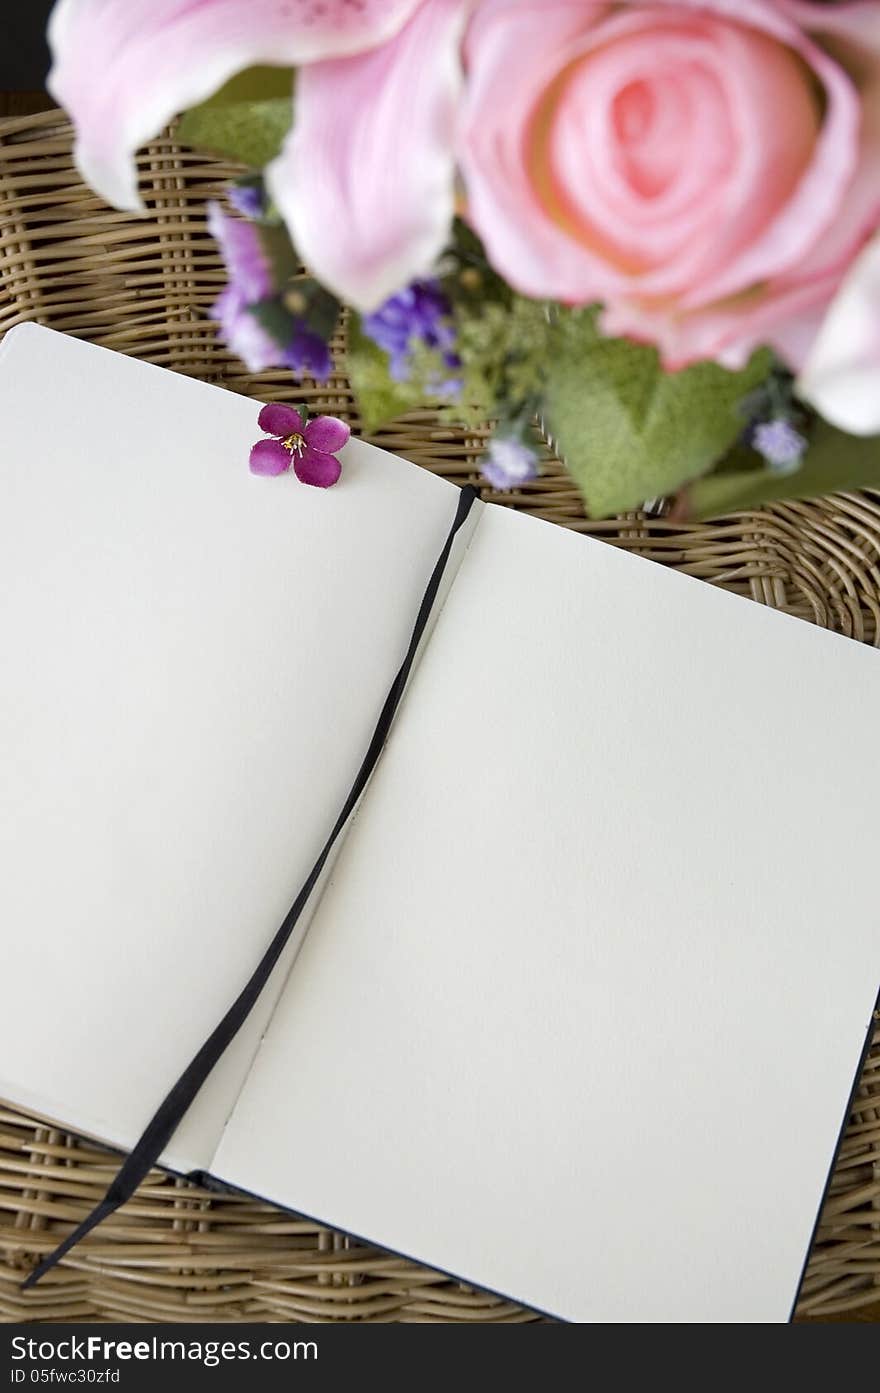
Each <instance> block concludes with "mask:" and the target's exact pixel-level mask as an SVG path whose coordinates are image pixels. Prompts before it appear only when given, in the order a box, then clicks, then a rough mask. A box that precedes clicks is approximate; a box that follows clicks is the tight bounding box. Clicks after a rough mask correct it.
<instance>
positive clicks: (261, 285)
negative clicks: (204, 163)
mask: <svg viewBox="0 0 880 1393" xmlns="http://www.w3.org/2000/svg"><path fill="white" fill-rule="evenodd" d="M208 230H209V231H210V233H211V234H212V236H213V237H214V238H215V239H216V241H217V243H218V245H219V247H220V254H221V255H222V257H223V261H224V264H225V266H226V270H227V272H228V273H229V284H228V285H227V286H226V288H225V290H223V291H222V292H221V293H220V295H219V297H218V298H217V300H216V301H215V302H214V304H213V306H212V308H211V317H212V319H215V320H217V321H218V323H219V325H220V332H221V334H222V336H223V340H224V342H225V343H226V345H227V347H228V348H229V349H231V351H232V352H233V353H234V354H236V356H237V357H239V358H241V360H242V362H243V363H244V364H245V366H246V367H247V369H248V371H249V372H263V371H265V369H266V368H274V367H285V368H290V370H291V372H295V373H297V374H302V373H308V374H309V375H310V376H312V377H314V378H315V379H316V381H318V382H325V381H326V380H327V378H328V377H329V376H330V373H331V372H332V370H333V361H332V358H331V356H330V349H329V347H328V345H327V344H326V343H325V342H324V340H323V339H322V338H321V336H320V334H316V333H315V332H314V331H313V330H312V329H310V328H309V327H308V325H306V324H305V323H304V322H303V321H302V320H300V319H296V318H295V317H294V318H291V319H290V320H289V322H290V324H291V326H292V327H291V336H290V339H289V341H288V342H287V343H279V341H278V340H277V339H276V338H274V337H273V336H272V335H271V334H270V333H269V332H268V331H267V330H266V329H264V328H263V326H262V324H261V323H260V321H259V320H258V319H257V317H256V315H255V314H254V313H253V312H252V310H253V307H254V306H255V305H259V304H265V303H266V302H267V301H271V300H277V301H278V305H279V308H280V307H281V300H280V298H279V296H278V294H277V292H276V288H275V285H274V283H273V279H272V270H271V267H270V264H269V260H268V257H267V256H266V253H265V251H264V249H263V244H262V242H261V240H260V233H259V229H258V228H257V227H255V226H254V224H253V223H249V222H243V221H242V220H241V219H240V218H230V217H229V216H228V214H226V213H224V212H223V209H222V208H221V207H220V204H219V203H217V202H213V201H212V202H211V203H209V204H208ZM282 322H284V320H283V318H282Z"/></svg>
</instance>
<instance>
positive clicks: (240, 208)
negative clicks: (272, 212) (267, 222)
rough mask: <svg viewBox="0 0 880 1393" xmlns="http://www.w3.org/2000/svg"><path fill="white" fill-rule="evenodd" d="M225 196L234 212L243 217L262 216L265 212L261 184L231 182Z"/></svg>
mask: <svg viewBox="0 0 880 1393" xmlns="http://www.w3.org/2000/svg"><path fill="white" fill-rule="evenodd" d="M227 197H228V199H229V202H230V203H231V204H232V206H233V208H234V209H235V211H236V213H241V215H242V217H244V218H262V217H263V215H264V214H265V212H266V196H265V193H264V191H263V186H262V184H232V185H231V186H230V188H229V190H228V192H227Z"/></svg>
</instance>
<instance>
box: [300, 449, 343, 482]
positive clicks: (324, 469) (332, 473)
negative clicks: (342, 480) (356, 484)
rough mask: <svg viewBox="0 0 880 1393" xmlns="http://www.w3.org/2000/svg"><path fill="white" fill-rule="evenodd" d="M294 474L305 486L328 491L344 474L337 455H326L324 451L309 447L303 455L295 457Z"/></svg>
mask: <svg viewBox="0 0 880 1393" xmlns="http://www.w3.org/2000/svg"><path fill="white" fill-rule="evenodd" d="M293 472H294V473H295V475H296V477H297V478H298V479H299V480H300V482H301V483H303V484H313V485H314V487H315V488H318V489H328V488H330V485H331V484H335V483H336V480H337V479H338V478H339V476H340V474H341V473H342V465H341V464H340V463H339V460H338V459H337V458H336V456H335V455H326V454H325V453H324V451H323V450H313V449H312V447H311V446H310V445H307V446H306V448H305V449H304V450H303V452H302V454H301V455H294V457H293Z"/></svg>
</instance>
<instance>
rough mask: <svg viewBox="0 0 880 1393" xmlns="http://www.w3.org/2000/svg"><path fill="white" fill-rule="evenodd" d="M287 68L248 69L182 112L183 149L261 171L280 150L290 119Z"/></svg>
mask: <svg viewBox="0 0 880 1393" xmlns="http://www.w3.org/2000/svg"><path fill="white" fill-rule="evenodd" d="M292 94H293V78H292V73H291V70H290V69H289V68H248V69H247V70H246V71H245V72H243V73H238V74H237V75H236V76H235V77H234V78H231V79H230V81H229V82H227V83H226V84H225V86H223V87H221V88H220V90H219V91H218V92H215V93H214V95H213V96H212V97H208V99H207V101H204V102H201V103H200V105H199V106H194V107H192V108H191V109H190V110H189V111H187V112H184V114H183V116H182V117H181V118H180V124H179V125H178V127H177V135H178V139H179V140H180V141H181V142H182V143H183V144H184V145H192V146H194V147H196V148H197V149H199V150H207V151H209V152H210V153H211V154H213V155H220V156H222V157H223V158H224V159H229V160H236V161H237V162H238V163H239V164H245V165H249V166H250V167H251V168H253V169H262V167H263V165H265V164H268V163H269V161H270V160H271V159H274V157H275V156H276V155H277V154H278V151H279V150H280V149H281V145H282V142H283V140H284V137H285V136H286V135H287V132H288V130H289V129H290V123H291V121H292V119H293V95H292Z"/></svg>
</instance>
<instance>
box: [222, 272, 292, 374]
mask: <svg viewBox="0 0 880 1393" xmlns="http://www.w3.org/2000/svg"><path fill="white" fill-rule="evenodd" d="M211 318H212V319H215V320H216V321H217V323H218V324H219V325H220V333H221V336H222V338H223V341H224V343H225V344H226V346H227V348H229V349H230V350H231V351H232V352H233V353H234V354H235V356H236V357H237V358H240V359H241V360H242V362H243V363H244V365H245V367H246V368H247V370H248V372H264V371H265V369H266V368H274V367H277V366H279V365H280V364H281V361H282V357H283V353H284V350H283V349H282V348H281V347H280V346H279V345H278V344H277V343H276V341H275V339H273V338H272V336H271V334H267V333H266V330H265V329H264V328H263V327H262V325H261V324H259V323H258V322H257V319H256V317H255V316H254V315H253V314H252V313H251V311H250V309H249V307H248V303H247V301H246V300H245V298H244V296H243V295H242V293H241V291H240V290H239V289H238V287H237V286H235V285H231V284H230V285H227V287H226V289H225V290H223V291H221V293H220V295H219V296H218V297H217V299H216V300H215V301H214V304H213V305H212V306H211Z"/></svg>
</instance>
